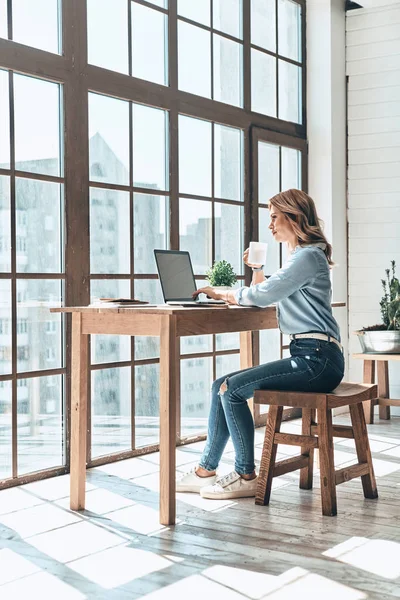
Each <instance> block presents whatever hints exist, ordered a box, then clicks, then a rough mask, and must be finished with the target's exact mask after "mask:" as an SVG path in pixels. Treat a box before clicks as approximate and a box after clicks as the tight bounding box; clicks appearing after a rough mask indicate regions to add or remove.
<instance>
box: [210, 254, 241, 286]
mask: <svg viewBox="0 0 400 600" xmlns="http://www.w3.org/2000/svg"><path fill="white" fill-rule="evenodd" d="M206 279H207V281H208V283H209V285H211V286H212V287H214V288H218V289H219V290H228V289H229V288H231V287H232V286H233V285H234V284H235V283H236V281H237V279H236V275H235V272H234V270H233V267H232V265H231V264H230V263H228V262H227V261H226V260H218V261H216V262H215V263H214V266H213V267H212V268H211V269H209V270H208V271H207V273H206Z"/></svg>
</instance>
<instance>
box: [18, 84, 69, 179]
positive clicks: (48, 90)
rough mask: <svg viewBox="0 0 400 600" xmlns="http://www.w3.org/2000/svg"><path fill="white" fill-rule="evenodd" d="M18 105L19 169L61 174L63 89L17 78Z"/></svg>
mask: <svg viewBox="0 0 400 600" xmlns="http://www.w3.org/2000/svg"><path fill="white" fill-rule="evenodd" d="M27 98H29V102H27ZM14 106H15V161H16V165H15V166H16V168H17V169H19V170H21V171H29V172H31V173H42V174H45V175H56V176H58V175H61V174H62V165H61V155H60V143H61V140H60V131H61V122H60V120H61V119H60V114H61V111H60V86H59V85H58V84H57V83H50V82H49V81H43V80H41V79H34V78H33V77H25V76H24V75H14ZM38 140H40V143H38Z"/></svg>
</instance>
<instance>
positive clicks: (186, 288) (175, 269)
mask: <svg viewBox="0 0 400 600" xmlns="http://www.w3.org/2000/svg"><path fill="white" fill-rule="evenodd" d="M155 255H156V260H157V266H158V274H159V276H160V282H161V287H162V290H163V294H164V300H165V302H168V301H170V300H193V298H192V294H193V292H195V291H196V284H195V281H194V276H193V269H192V265H191V262H190V257H189V253H188V252H172V251H171V252H168V251H167V252H158V251H157V250H156V251H155Z"/></svg>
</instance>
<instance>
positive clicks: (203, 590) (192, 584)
mask: <svg viewBox="0 0 400 600" xmlns="http://www.w3.org/2000/svg"><path fill="white" fill-rule="evenodd" d="M207 597H208V598H210V599H214V598H218V600H239V599H241V600H243V599H250V600H263V599H265V600H294V599H295V598H299V599H300V598H301V599H303V598H307V600H321V598H323V599H324V600H338V598H340V600H366V599H367V598H368V596H367V595H366V594H364V593H363V592H360V591H359V590H355V589H353V588H351V587H348V586H346V585H343V584H341V583H338V582H336V581H333V580H332V579H328V578H327V577H322V576H320V575H317V574H315V573H310V572H308V571H306V570H304V569H301V568H299V567H294V568H293V569H289V570H288V571H285V572H284V573H282V574H281V575H279V576H274V575H268V574H266V573H259V572H254V571H247V570H244V569H238V568H236V567H226V566H223V565H215V566H213V567H209V568H207V569H205V570H204V571H202V572H201V573H199V574H197V575H191V576H189V577H186V578H185V579H181V580H180V581H177V582H175V583H173V584H171V585H168V586H166V587H164V588H162V589H159V590H156V591H155V592H152V593H150V594H147V595H146V596H145V598H146V600H170V599H171V598H177V599H178V598H179V599H180V598H190V599H191V600H202V599H204V598H207Z"/></svg>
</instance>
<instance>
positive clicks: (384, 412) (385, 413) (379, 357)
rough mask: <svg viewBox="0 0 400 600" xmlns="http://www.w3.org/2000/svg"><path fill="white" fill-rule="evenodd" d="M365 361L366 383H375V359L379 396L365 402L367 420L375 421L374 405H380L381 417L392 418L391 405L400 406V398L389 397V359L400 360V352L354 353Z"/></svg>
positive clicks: (369, 421) (354, 355) (368, 421)
mask: <svg viewBox="0 0 400 600" xmlns="http://www.w3.org/2000/svg"><path fill="white" fill-rule="evenodd" d="M353 358H361V359H362V360H363V361H364V378H363V381H364V383H375V361H376V363H377V374H378V382H377V383H378V398H373V399H371V400H368V401H367V402H364V414H365V421H366V422H367V423H373V422H374V406H375V405H376V404H378V406H379V418H380V419H390V407H391V406H400V400H394V399H392V398H389V365H388V361H389V360H400V354H353Z"/></svg>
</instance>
